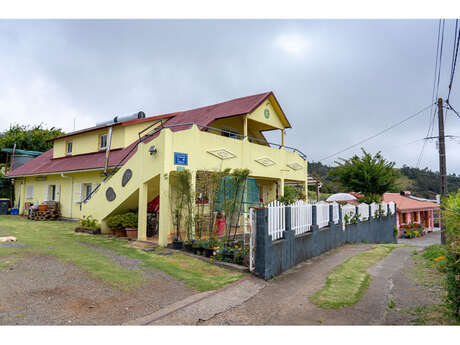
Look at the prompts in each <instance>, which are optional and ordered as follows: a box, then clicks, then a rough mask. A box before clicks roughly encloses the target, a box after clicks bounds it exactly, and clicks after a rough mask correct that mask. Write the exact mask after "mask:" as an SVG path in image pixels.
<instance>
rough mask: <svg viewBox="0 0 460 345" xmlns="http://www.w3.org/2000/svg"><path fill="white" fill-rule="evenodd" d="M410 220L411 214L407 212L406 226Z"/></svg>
mask: <svg viewBox="0 0 460 345" xmlns="http://www.w3.org/2000/svg"><path fill="white" fill-rule="evenodd" d="M411 220H412V213H411V212H407V224H409V223H410V222H411Z"/></svg>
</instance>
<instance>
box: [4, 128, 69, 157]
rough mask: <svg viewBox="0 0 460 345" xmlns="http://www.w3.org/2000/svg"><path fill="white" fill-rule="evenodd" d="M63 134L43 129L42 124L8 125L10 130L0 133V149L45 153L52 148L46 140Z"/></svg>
mask: <svg viewBox="0 0 460 345" xmlns="http://www.w3.org/2000/svg"><path fill="white" fill-rule="evenodd" d="M63 134H64V132H63V131H62V130H61V129H59V128H55V127H51V128H44V127H43V125H42V124H39V125H35V126H21V125H18V124H16V125H10V128H9V129H7V130H6V131H4V132H2V133H0V149H2V148H13V146H14V144H15V143H16V148H17V149H21V150H31V151H42V152H44V151H47V150H49V149H50V148H52V147H53V143H52V142H47V140H49V139H52V138H55V137H58V136H60V135H63Z"/></svg>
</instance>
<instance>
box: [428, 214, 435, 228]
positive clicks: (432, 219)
mask: <svg viewBox="0 0 460 345" xmlns="http://www.w3.org/2000/svg"><path fill="white" fill-rule="evenodd" d="M429 219H430V229H431V230H433V228H434V212H433V210H431V211H429Z"/></svg>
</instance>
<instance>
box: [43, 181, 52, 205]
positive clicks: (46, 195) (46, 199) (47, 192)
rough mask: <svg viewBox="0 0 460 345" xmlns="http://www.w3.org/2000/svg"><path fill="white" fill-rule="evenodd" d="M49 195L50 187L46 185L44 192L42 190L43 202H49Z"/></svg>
mask: <svg viewBox="0 0 460 345" xmlns="http://www.w3.org/2000/svg"><path fill="white" fill-rule="evenodd" d="M49 195H50V185H49V184H47V185H45V186H44V190H43V202H45V201H49V200H48V199H49Z"/></svg>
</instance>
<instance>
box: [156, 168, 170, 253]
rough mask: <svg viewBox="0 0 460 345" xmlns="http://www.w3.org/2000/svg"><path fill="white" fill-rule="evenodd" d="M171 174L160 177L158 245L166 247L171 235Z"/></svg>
mask: <svg viewBox="0 0 460 345" xmlns="http://www.w3.org/2000/svg"><path fill="white" fill-rule="evenodd" d="M169 188H170V187H169V173H168V174H166V176H165V174H161V175H160V211H159V213H160V214H159V222H158V232H159V234H158V244H159V245H160V246H162V247H166V245H167V244H168V235H169V223H170V220H171V219H170V217H169Z"/></svg>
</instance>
